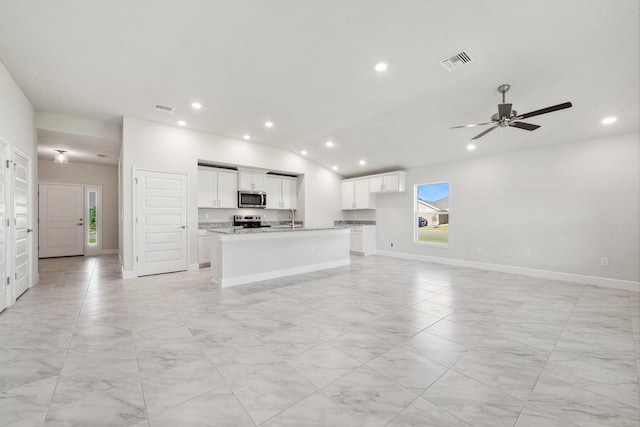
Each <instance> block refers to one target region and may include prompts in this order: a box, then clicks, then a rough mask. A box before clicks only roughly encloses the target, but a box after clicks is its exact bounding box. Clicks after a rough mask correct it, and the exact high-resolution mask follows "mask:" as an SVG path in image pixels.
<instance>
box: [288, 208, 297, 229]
mask: <svg viewBox="0 0 640 427" xmlns="http://www.w3.org/2000/svg"><path fill="white" fill-rule="evenodd" d="M289 216H290V217H291V228H292V229H293V228H296V211H295V210H293V209H291V214H290V215H289Z"/></svg>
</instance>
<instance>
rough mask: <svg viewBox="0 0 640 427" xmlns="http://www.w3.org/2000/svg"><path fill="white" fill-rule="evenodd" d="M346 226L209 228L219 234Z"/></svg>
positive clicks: (330, 228)
mask: <svg viewBox="0 0 640 427" xmlns="http://www.w3.org/2000/svg"><path fill="white" fill-rule="evenodd" d="M344 229H345V227H335V226H333V227H296V228H291V227H289V226H287V227H282V226H278V227H259V228H242V227H226V228H209V229H207V231H208V232H210V233H217V234H227V235H234V234H262V233H282V232H299V231H320V230H344Z"/></svg>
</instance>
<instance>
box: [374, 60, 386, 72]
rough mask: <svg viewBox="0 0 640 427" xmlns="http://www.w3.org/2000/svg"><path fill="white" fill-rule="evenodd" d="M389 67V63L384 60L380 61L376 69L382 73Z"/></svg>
mask: <svg viewBox="0 0 640 427" xmlns="http://www.w3.org/2000/svg"><path fill="white" fill-rule="evenodd" d="M387 67H388V66H387V64H386V63H384V62H378V63H377V64H376V66H375V69H376V71H377V72H379V73H382V72H385V71H387Z"/></svg>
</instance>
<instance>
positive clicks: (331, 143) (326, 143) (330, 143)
mask: <svg viewBox="0 0 640 427" xmlns="http://www.w3.org/2000/svg"><path fill="white" fill-rule="evenodd" d="M324 145H326V146H327V147H329V148H331V147H333V146H334V145H335V144H334V143H333V142H332V141H327V142H325V143H324Z"/></svg>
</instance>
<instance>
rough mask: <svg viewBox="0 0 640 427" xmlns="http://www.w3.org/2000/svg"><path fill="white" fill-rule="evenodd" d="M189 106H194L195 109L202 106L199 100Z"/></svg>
mask: <svg viewBox="0 0 640 427" xmlns="http://www.w3.org/2000/svg"><path fill="white" fill-rule="evenodd" d="M191 106H192V107H193V108H195V109H196V110H199V109H201V108H202V104H200V103H199V102H194V103H192V104H191Z"/></svg>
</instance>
